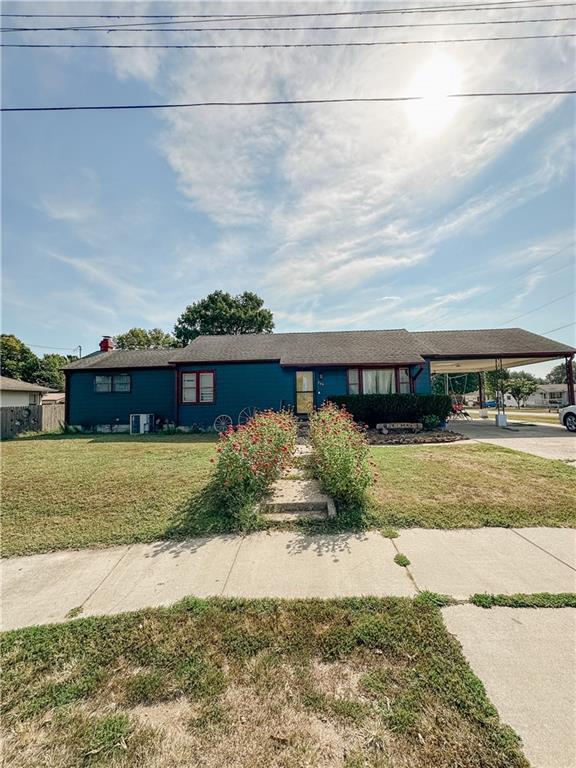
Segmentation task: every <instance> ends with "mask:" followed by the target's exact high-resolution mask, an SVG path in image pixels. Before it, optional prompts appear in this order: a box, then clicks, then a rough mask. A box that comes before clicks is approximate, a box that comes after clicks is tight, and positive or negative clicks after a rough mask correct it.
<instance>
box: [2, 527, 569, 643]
mask: <svg viewBox="0 0 576 768" xmlns="http://www.w3.org/2000/svg"><path fill="white" fill-rule="evenodd" d="M397 551H401V552H403V553H404V554H406V555H407V556H408V558H409V559H410V561H411V565H410V566H409V568H407V569H406V568H402V567H400V566H398V565H396V564H395V563H394V556H395V554H396V553H397ZM1 574H2V628H3V629H14V628H17V627H23V626H29V625H33V624H47V623H51V622H62V621H66V620H67V619H68V618H70V612H72V615H79V616H90V615H99V614H114V613H122V612H124V611H132V610H137V609H139V608H144V607H154V606H160V605H170V604H172V603H174V602H176V601H177V600H180V599H181V598H182V597H185V596H186V595H196V596H198V597H207V596H211V595H223V596H227V597H286V598H296V597H320V598H328V597H346V596H360V595H375V596H385V595H399V596H413V595H415V594H417V589H420V590H424V589H427V590H430V591H434V592H440V593H444V594H449V595H452V596H454V597H457V598H467V597H469V596H470V595H471V594H473V593H474V592H502V593H509V594H511V593H514V592H545V591H548V592H574V591H576V531H574V530H573V529H566V528H563V529H550V528H526V529H519V530H512V529H504V528H484V529H476V530H451V531H439V530H426V529H408V530H404V531H402V532H401V535H400V537H399V538H397V539H394V540H390V539H386V538H384V537H383V536H381V535H380V534H379V533H378V532H375V531H369V532H364V533H346V534H333V535H316V536H305V535H302V534H299V533H297V532H289V531H270V532H262V533H256V534H252V535H250V536H244V537H243V536H233V535H230V536H216V537H212V538H199V539H189V540H186V541H180V542H174V541H172V542H171V541H160V542H155V543H152V544H135V545H132V546H125V547H114V548H112V549H100V550H81V551H68V552H54V553H48V554H44V555H32V556H30V557H17V558H12V559H8V560H4V561H2V563H1Z"/></svg>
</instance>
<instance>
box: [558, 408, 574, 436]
mask: <svg viewBox="0 0 576 768" xmlns="http://www.w3.org/2000/svg"><path fill="white" fill-rule="evenodd" d="M558 415H559V418H560V424H564V426H565V427H566V429H568V430H570V432H576V405H567V406H566V408H561V409H560V411H559V414H558Z"/></svg>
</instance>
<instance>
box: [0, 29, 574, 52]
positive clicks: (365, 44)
mask: <svg viewBox="0 0 576 768" xmlns="http://www.w3.org/2000/svg"><path fill="white" fill-rule="evenodd" d="M562 37H576V33H572V32H566V33H562V34H555V35H513V36H511V37H459V38H449V39H437V40H386V41H369V42H346V43H234V44H222V45H217V44H205V45H204V44H198V45H195V44H188V43H174V44H172V45H164V44H160V43H142V44H128V43H125V44H118V45H114V44H112V43H110V44H108V43H94V44H90V43H56V44H52V43H2V44H1V45H0V48H123V49H126V48H139V49H142V48H162V49H180V50H181V49H193V50H198V49H199V50H206V49H209V50H222V49H230V48H232V49H235V48H260V49H265V48H365V47H380V46H386V45H434V44H445V43H486V42H504V41H506V40H550V39H557V38H562Z"/></svg>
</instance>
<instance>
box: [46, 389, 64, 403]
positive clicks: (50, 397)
mask: <svg viewBox="0 0 576 768" xmlns="http://www.w3.org/2000/svg"><path fill="white" fill-rule="evenodd" d="M65 402H66V393H65V392H48V394H46V395H42V405H64V403H65Z"/></svg>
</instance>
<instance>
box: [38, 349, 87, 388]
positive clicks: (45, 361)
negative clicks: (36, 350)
mask: <svg viewBox="0 0 576 768" xmlns="http://www.w3.org/2000/svg"><path fill="white" fill-rule="evenodd" d="M77 359H78V358H77V356H76V355H56V354H48V355H44V357H43V358H42V360H40V361H39V365H38V370H37V371H36V373H35V374H34V383H35V384H44V386H46V387H50V389H56V390H58V391H59V392H63V391H64V383H65V382H64V374H63V372H62V371H61V370H60V369H61V368H63V367H64V366H65V365H67V364H68V363H71V362H72V361H73V360H77Z"/></svg>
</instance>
